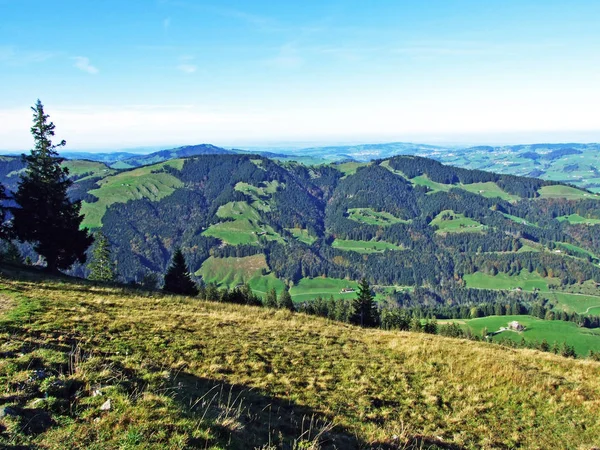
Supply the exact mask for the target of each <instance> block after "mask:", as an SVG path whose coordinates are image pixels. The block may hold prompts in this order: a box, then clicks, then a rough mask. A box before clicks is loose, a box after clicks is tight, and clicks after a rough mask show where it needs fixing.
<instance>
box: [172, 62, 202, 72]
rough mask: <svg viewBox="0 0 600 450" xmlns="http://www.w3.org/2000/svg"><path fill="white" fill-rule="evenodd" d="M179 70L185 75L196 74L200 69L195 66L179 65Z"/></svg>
mask: <svg viewBox="0 0 600 450" xmlns="http://www.w3.org/2000/svg"><path fill="white" fill-rule="evenodd" d="M177 69H178V70H180V71H181V72H183V73H194V72H195V71H196V70H198V67H197V66H196V65H195V64H179V65H178V66H177Z"/></svg>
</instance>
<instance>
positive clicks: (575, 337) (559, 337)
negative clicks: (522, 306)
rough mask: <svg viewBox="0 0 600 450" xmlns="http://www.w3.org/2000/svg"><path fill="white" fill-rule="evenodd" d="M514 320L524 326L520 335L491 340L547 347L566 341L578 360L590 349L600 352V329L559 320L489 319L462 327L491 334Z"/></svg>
mask: <svg viewBox="0 0 600 450" xmlns="http://www.w3.org/2000/svg"><path fill="white" fill-rule="evenodd" d="M514 320H516V321H518V322H519V323H520V324H522V325H524V326H525V331H523V332H521V333H517V332H515V331H503V332H501V333H499V334H497V335H495V336H494V337H493V338H492V339H493V340H499V339H501V338H509V339H511V340H513V341H515V342H520V341H521V339H525V341H527V342H533V341H538V342H541V341H542V340H543V339H546V341H547V342H548V343H549V344H550V345H552V344H553V343H554V342H557V343H559V344H562V343H563V342H566V343H567V344H569V345H572V346H573V347H575V351H576V352H577V355H578V356H579V357H586V356H587V355H588V353H589V351H590V350H594V351H599V350H600V330H598V329H587V328H580V327H578V326H577V324H575V323H572V322H563V321H561V320H542V319H538V318H536V317H532V316H490V317H482V318H479V319H471V320H464V323H465V325H464V326H466V327H468V328H470V329H471V331H472V332H473V333H474V334H476V335H478V336H479V335H481V333H482V331H483V329H484V328H487V330H488V332H493V331H496V330H499V329H500V327H506V326H507V324H508V323H509V322H512V321H514Z"/></svg>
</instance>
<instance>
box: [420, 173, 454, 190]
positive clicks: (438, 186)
mask: <svg viewBox="0 0 600 450" xmlns="http://www.w3.org/2000/svg"><path fill="white" fill-rule="evenodd" d="M410 181H411V183H412V184H415V185H417V186H425V187H428V188H429V189H431V191H432V193H433V192H437V191H444V192H447V191H449V190H450V189H452V188H455V187H458V186H454V185H452V184H443V183H437V182H435V181H431V180H430V179H429V178H428V177H427V175H419V176H418V177H414V178H411V179H410Z"/></svg>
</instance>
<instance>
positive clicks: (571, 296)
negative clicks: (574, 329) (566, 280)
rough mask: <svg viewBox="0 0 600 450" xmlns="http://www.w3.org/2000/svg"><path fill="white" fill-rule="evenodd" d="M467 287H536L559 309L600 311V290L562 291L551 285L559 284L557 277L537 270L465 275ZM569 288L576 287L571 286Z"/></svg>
mask: <svg viewBox="0 0 600 450" xmlns="http://www.w3.org/2000/svg"><path fill="white" fill-rule="evenodd" d="M463 278H464V280H465V282H466V283H467V287H470V288H476V289H506V290H511V289H516V288H517V287H520V288H521V289H523V290H524V291H528V292H531V291H533V290H534V289H539V290H540V296H541V297H544V298H547V299H549V300H551V301H552V302H553V303H555V304H556V305H557V307H558V308H559V309H564V310H565V311H568V312H577V313H580V314H598V313H600V290H599V289H597V288H596V289H594V290H591V291H590V290H588V291H586V292H562V291H558V290H551V289H550V286H551V285H554V286H559V284H560V282H559V280H557V279H552V278H542V277H541V276H540V275H539V274H538V273H537V272H532V273H529V272H527V271H526V270H522V271H521V273H520V274H519V275H513V276H509V275H508V274H505V273H499V274H497V275H496V276H492V275H488V274H485V273H482V272H475V273H473V274H469V275H465V276H464V277H463ZM569 289H575V288H574V287H569Z"/></svg>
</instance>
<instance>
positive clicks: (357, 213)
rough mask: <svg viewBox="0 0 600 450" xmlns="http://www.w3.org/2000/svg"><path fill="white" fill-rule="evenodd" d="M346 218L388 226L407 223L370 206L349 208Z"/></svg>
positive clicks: (368, 223)
mask: <svg viewBox="0 0 600 450" xmlns="http://www.w3.org/2000/svg"><path fill="white" fill-rule="evenodd" d="M348 218H349V219H352V220H355V221H356V222H360V223H365V224H367V225H381V226H389V225H393V224H395V223H408V222H409V221H408V220H402V219H399V218H398V217H395V216H393V215H392V214H390V213H388V212H385V211H375V210H373V209H371V208H350V209H348Z"/></svg>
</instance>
